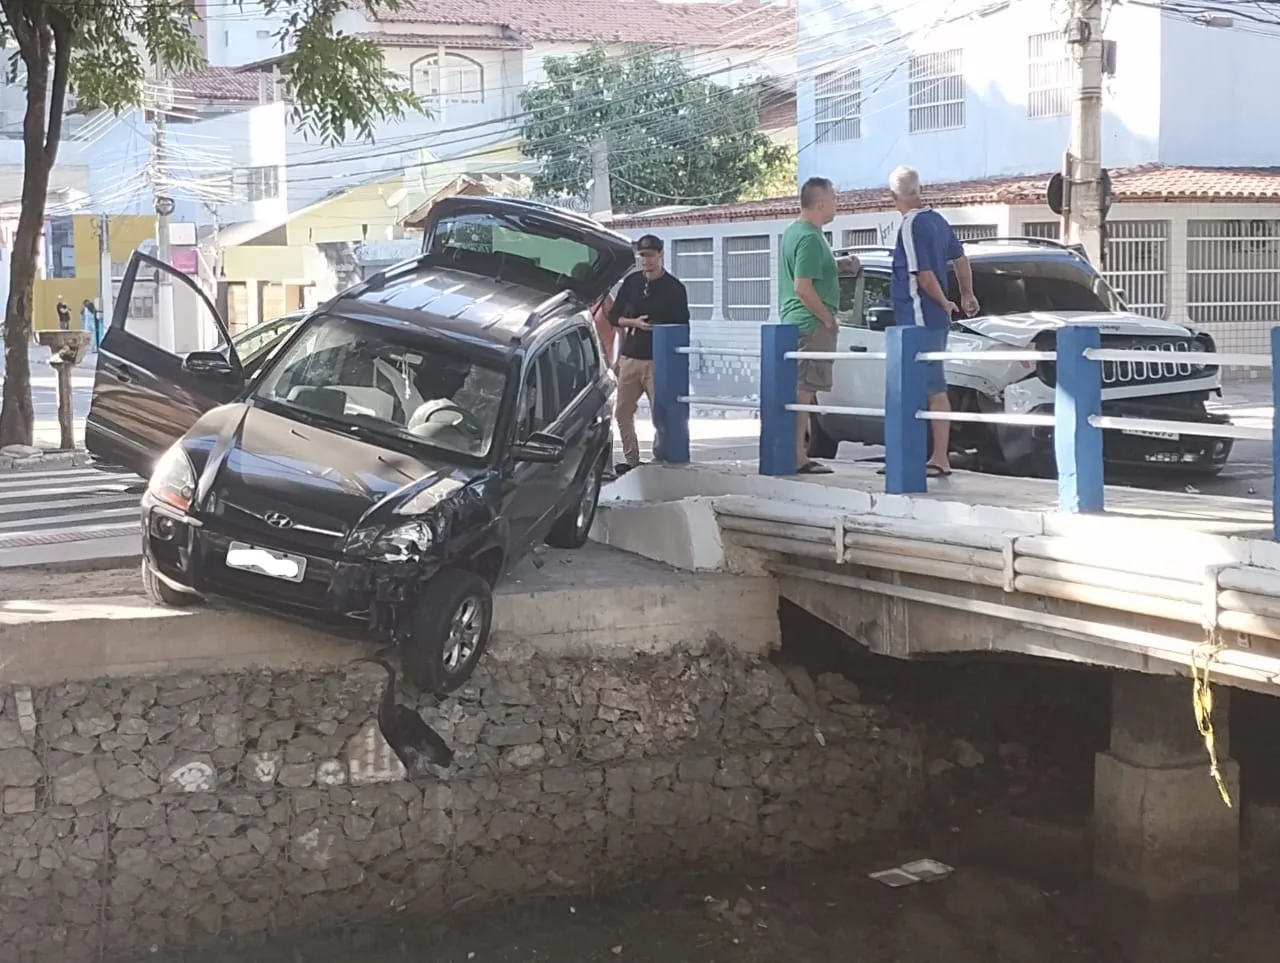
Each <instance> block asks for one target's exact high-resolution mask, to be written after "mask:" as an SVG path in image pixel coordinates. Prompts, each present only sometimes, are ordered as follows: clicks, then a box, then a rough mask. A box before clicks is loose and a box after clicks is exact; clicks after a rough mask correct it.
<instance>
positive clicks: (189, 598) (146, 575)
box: [142, 558, 200, 609]
mask: <svg viewBox="0 0 1280 963" xmlns="http://www.w3.org/2000/svg"><path fill="white" fill-rule="evenodd" d="M142 591H143V593H144V594H145V595H146V596H147V599H148V600H149V601H151V602H153V603H154V604H156V605H163V606H164V607H165V608H170V609H184V608H188V607H189V606H192V605H195V604H196V603H197V602H199V601H200V596H198V595H193V594H192V593H190V592H179V591H178V590H177V589H173V588H170V587H169V586H168V585H165V583H164V582H162V581H160V576H158V575H156V573H155V570H154V569H153V568H152V567H151V563H150V562H149V561H147V560H146V559H145V558H144V559H143V560H142Z"/></svg>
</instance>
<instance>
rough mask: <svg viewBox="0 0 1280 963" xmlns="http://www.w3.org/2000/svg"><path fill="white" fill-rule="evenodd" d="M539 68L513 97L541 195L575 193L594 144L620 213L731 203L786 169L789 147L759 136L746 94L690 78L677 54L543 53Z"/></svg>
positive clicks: (751, 98)
mask: <svg viewBox="0 0 1280 963" xmlns="http://www.w3.org/2000/svg"><path fill="white" fill-rule="evenodd" d="M543 69H544V70H545V72H546V80H544V81H542V82H541V83H537V84H533V85H531V86H529V87H526V88H525V89H524V90H523V91H522V92H521V94H520V99H521V103H522V105H523V107H524V110H525V115H526V116H525V119H524V120H523V122H522V124H521V134H522V136H523V138H524V152H525V154H526V156H528V157H530V158H534V159H537V160H539V161H541V166H540V168H539V171H538V173H537V174H536V175H535V176H534V185H533V186H534V190H535V191H537V192H538V193H540V194H542V195H562V196H563V195H572V196H581V195H582V194H584V193H585V192H586V190H587V185H588V184H589V182H590V180H591V151H592V146H593V144H595V143H596V142H598V141H599V140H601V139H603V140H604V141H605V143H606V145H607V147H608V154H609V168H610V173H611V175H612V177H611V188H612V196H613V202H614V206H615V207H616V208H618V209H619V210H635V209H638V208H644V207H655V206H657V205H660V204H676V203H682V202H683V203H687V204H721V203H730V202H732V201H736V200H738V199H739V198H741V197H742V196H743V195H744V193H747V192H749V191H751V190H752V188H753V186H754V185H756V184H758V183H760V182H762V181H767V180H769V179H770V178H771V177H774V176H775V174H776V172H777V171H778V170H779V169H780V168H782V169H785V166H786V164H787V161H788V151H787V150H786V148H784V147H778V146H775V145H774V144H773V143H771V142H770V140H769V138H768V137H767V136H765V134H764V133H763V132H761V130H760V118H759V105H758V99H757V97H756V94H755V92H754V91H752V90H749V89H743V88H738V89H734V88H730V87H725V86H723V85H720V84H716V83H713V82H712V81H710V80H707V79H704V78H702V77H699V76H697V75H695V74H692V73H690V71H689V70H688V68H687V67H685V65H684V63H683V61H682V60H681V59H680V57H679V55H678V54H669V53H658V52H655V51H653V50H651V49H649V48H645V47H637V48H632V49H630V50H628V51H627V52H626V53H624V54H623V55H621V56H618V57H610V56H609V55H608V53H606V51H605V50H604V49H603V48H602V47H599V46H596V47H593V48H592V49H590V50H587V51H584V52H583V53H580V54H578V55H577V56H574V57H548V58H547V59H546V60H545V61H543Z"/></svg>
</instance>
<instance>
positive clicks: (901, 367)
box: [884, 324, 929, 495]
mask: <svg viewBox="0 0 1280 963" xmlns="http://www.w3.org/2000/svg"><path fill="white" fill-rule="evenodd" d="M885 335H886V337H885V355H886V358H885V385H884V490H885V491H886V492H888V493H889V494H891V495H909V494H911V493H913V492H923V491H927V490H928V484H927V479H926V472H925V461H926V460H927V459H928V453H929V452H928V444H929V442H928V437H929V435H928V432H929V425H928V424H927V423H925V422H924V421H921V420H920V419H919V418H917V417H916V412H917V411H923V410H924V408H925V405H926V404H927V403H928V399H927V398H926V397H925V369H924V366H923V365H922V364H921V363H920V362H918V361H916V355H917V354H919V353H920V352H922V351H928V350H929V337H928V332H927V331H926V330H925V328H924V327H923V326H920V325H914V324H908V325H894V326H893V327H890V328H889V329H888V330H887V331H886V332H885Z"/></svg>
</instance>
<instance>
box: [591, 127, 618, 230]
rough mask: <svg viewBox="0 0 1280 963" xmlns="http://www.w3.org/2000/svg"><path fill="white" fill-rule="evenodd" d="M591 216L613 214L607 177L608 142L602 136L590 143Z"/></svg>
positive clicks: (611, 192) (610, 186)
mask: <svg viewBox="0 0 1280 963" xmlns="http://www.w3.org/2000/svg"><path fill="white" fill-rule="evenodd" d="M590 213H591V216H592V217H600V216H601V215H604V216H605V217H606V218H607V217H611V216H612V215H613V189H612V185H611V184H610V178H609V143H608V141H606V140H605V139H604V138H603V137H601V138H600V139H599V140H597V141H596V142H595V143H594V144H592V145H591V211H590Z"/></svg>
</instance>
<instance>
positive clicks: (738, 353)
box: [676, 347, 760, 358]
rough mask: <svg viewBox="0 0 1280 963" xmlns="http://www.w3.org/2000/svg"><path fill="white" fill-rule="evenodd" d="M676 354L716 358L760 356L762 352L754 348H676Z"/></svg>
mask: <svg viewBox="0 0 1280 963" xmlns="http://www.w3.org/2000/svg"><path fill="white" fill-rule="evenodd" d="M676 354H692V355H711V356H712V357H716V358H758V357H760V352H759V351H756V350H755V349H753V348H699V347H693V348H676Z"/></svg>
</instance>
